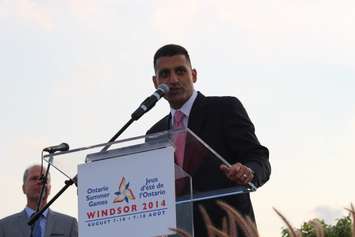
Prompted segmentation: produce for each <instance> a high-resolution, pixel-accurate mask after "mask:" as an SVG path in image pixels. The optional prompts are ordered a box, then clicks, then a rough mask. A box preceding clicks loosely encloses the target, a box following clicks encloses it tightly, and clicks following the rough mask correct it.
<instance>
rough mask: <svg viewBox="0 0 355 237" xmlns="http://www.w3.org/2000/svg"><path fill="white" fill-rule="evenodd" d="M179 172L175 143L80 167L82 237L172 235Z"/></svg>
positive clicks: (79, 192) (80, 228) (79, 196)
mask: <svg viewBox="0 0 355 237" xmlns="http://www.w3.org/2000/svg"><path fill="white" fill-rule="evenodd" d="M174 173H175V171H174V148H173V147H172V146H168V147H165V148H161V149H156V150H150V151H146V152H142V153H137V154H129V155H125V156H119V157H116V158H115V157H113V158H112V157H110V159H103V160H98V161H95V162H91V163H86V164H81V165H79V166H78V205H79V206H78V207H79V218H78V219H79V237H97V236H105V237H116V236H121V235H122V236H132V237H135V236H136V237H151V236H160V235H170V234H173V233H174V232H171V231H170V230H169V229H168V228H176V206H175V175H174Z"/></svg>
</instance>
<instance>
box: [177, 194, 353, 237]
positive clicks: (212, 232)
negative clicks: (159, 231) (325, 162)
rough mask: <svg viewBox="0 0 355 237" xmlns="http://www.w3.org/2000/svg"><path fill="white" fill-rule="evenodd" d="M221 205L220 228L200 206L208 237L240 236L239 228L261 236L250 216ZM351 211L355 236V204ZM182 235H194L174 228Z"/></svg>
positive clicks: (250, 236) (295, 233)
mask: <svg viewBox="0 0 355 237" xmlns="http://www.w3.org/2000/svg"><path fill="white" fill-rule="evenodd" d="M217 204H218V206H219V207H221V208H222V209H223V210H224V211H225V212H226V217H225V218H224V220H223V224H222V228H221V229H218V228H217V227H216V226H214V225H213V223H212V221H211V218H210V217H209V215H208V213H207V211H206V209H205V208H203V207H202V206H199V210H200V212H201V214H202V217H203V220H204V222H205V224H206V227H207V236H206V237H238V229H240V230H241V231H242V232H243V233H244V236H245V237H261V235H260V234H259V233H258V230H257V228H256V226H255V223H254V222H253V221H252V220H251V219H250V218H249V217H246V218H245V217H243V216H242V215H240V214H239V213H238V212H237V211H236V210H235V209H234V208H232V207H231V206H229V205H228V204H226V203H224V202H221V201H217ZM273 209H274V211H275V212H276V214H277V215H278V216H279V217H280V218H281V220H282V221H283V222H284V223H285V224H286V226H287V231H288V233H289V235H290V236H291V237H302V233H301V232H300V231H299V230H297V229H296V228H294V227H292V225H291V223H290V222H289V221H288V219H287V218H286V217H285V216H284V215H283V214H281V212H280V211H279V210H277V209H276V208H273ZM346 210H347V211H349V213H350V215H351V219H352V232H351V234H352V237H355V209H354V206H353V204H351V205H350V208H346ZM310 224H311V225H312V226H313V227H314V229H315V234H316V237H325V231H324V227H323V225H322V224H321V223H320V222H319V221H318V220H312V221H310ZM172 230H173V231H175V232H176V233H177V235H178V236H181V237H192V236H191V235H190V234H189V233H187V232H186V231H184V230H180V229H172Z"/></svg>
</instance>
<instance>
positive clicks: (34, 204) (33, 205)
mask: <svg viewBox="0 0 355 237" xmlns="http://www.w3.org/2000/svg"><path fill="white" fill-rule="evenodd" d="M46 204H47V200H42V203H41V205H40V207H39V208H40V209H41V208H42V207H44V206H45V205H46ZM27 207H29V208H31V209H33V210H36V208H37V201H32V200H28V201H27Z"/></svg>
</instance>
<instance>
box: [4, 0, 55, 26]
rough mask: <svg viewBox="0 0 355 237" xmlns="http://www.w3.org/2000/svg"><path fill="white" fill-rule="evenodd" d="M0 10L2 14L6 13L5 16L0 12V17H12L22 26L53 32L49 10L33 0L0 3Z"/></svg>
mask: <svg viewBox="0 0 355 237" xmlns="http://www.w3.org/2000/svg"><path fill="white" fill-rule="evenodd" d="M1 5H2V6H1ZM0 8H1V9H3V12H5V11H6V12H7V13H6V15H5V14H4V13H1V12H0V15H3V16H4V15H5V17H14V18H15V19H16V20H17V21H18V22H20V23H22V24H26V25H29V26H31V27H38V28H40V29H41V30H44V31H48V32H50V31H53V30H54V21H53V17H52V16H51V13H50V8H49V7H48V6H46V5H44V4H41V3H39V2H36V1H33V0H15V1H5V2H3V3H0Z"/></svg>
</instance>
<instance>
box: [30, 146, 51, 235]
mask: <svg viewBox="0 0 355 237" xmlns="http://www.w3.org/2000/svg"><path fill="white" fill-rule="evenodd" d="M53 153H54V151H51V152H49V154H50V158H49V162H48V165H47V170H46V173H45V175H43V174H42V171H43V169H42V167H43V165H42V166H41V177H40V180H41V184H42V186H41V193H40V195H39V198H38V200H37V204H36V210H35V212H34V213H33V214H32V216H31V218H30V220H29V221H28V223H27V224H28V225H30V226H31V232H30V237H33V231H34V226H35V224H36V222H37V221H40V220H39V217H40V216H41V215H42V214H43V212H44V211H45V210H46V209H47V208H45V209H42V210H41V211H39V208H40V207H41V203H42V199H43V196H44V195H45V193H46V185H47V180H48V174H49V168H50V163H51V162H52V160H53V157H52V154H53ZM42 157H43V152H42Z"/></svg>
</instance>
